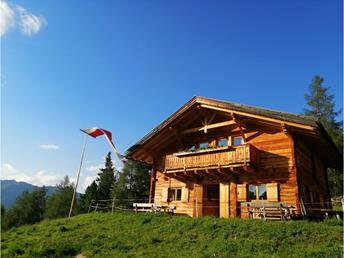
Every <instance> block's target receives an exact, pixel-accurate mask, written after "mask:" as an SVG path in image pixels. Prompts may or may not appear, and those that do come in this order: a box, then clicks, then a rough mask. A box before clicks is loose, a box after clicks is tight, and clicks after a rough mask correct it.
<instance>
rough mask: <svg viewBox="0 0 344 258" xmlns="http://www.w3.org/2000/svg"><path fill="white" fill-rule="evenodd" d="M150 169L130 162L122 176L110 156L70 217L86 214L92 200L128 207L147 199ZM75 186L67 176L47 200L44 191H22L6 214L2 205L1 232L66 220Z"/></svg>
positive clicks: (76, 204) (41, 189)
mask: <svg viewBox="0 0 344 258" xmlns="http://www.w3.org/2000/svg"><path fill="white" fill-rule="evenodd" d="M149 169H150V167H149V166H148V165H147V164H143V163H140V162H137V161H133V160H129V161H128V162H127V163H126V164H125V166H124V169H123V172H122V173H118V171H117V170H116V169H115V168H114V166H113V163H112V160H111V153H110V152H109V153H108V155H107V157H106V161H105V166H104V168H101V169H100V172H99V173H98V174H97V177H96V179H95V180H94V181H93V182H92V184H91V185H89V186H88V187H87V189H86V191H85V193H84V194H81V195H80V198H79V199H78V200H77V201H76V202H74V203H75V206H74V207H73V213H72V215H77V214H81V213H86V212H87V211H88V209H89V205H90V204H91V201H92V200H107V199H112V198H116V199H120V201H117V202H116V205H117V206H123V207H127V208H128V206H129V202H128V201H127V200H128V199H131V200H132V199H137V200H138V199H140V200H144V199H146V200H147V199H148V194H149V182H150V177H149ZM73 191H74V184H73V183H71V182H70V181H69V178H68V176H65V177H64V179H63V180H62V181H61V182H60V183H59V184H58V185H57V186H56V190H55V191H54V192H53V193H52V194H51V195H50V196H49V197H47V196H46V194H47V189H46V187H44V186H43V187H36V188H35V189H34V190H33V191H32V192H29V191H23V193H22V194H21V195H20V196H19V197H18V198H17V199H16V201H15V202H14V204H13V205H12V206H11V207H10V208H9V209H8V210H5V207H4V206H3V205H1V229H2V230H7V229H10V228H13V227H18V226H21V225H25V224H33V223H37V222H39V221H41V220H43V219H54V218H63V217H67V216H68V214H69V208H70V204H71V200H72V196H73Z"/></svg>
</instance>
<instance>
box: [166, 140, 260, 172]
mask: <svg viewBox="0 0 344 258" xmlns="http://www.w3.org/2000/svg"><path fill="white" fill-rule="evenodd" d="M257 153H258V150H257V149H256V148H255V147H253V146H252V145H250V144H245V145H240V146H232V147H230V146H228V147H220V148H214V149H205V150H199V151H196V152H183V153H174V154H171V155H166V156H165V159H164V162H163V163H164V170H165V171H166V172H168V171H176V170H192V169H202V168H203V169H206V168H212V167H231V166H232V167H234V166H250V165H254V164H256V163H257Z"/></svg>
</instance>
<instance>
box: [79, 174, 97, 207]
mask: <svg viewBox="0 0 344 258" xmlns="http://www.w3.org/2000/svg"><path fill="white" fill-rule="evenodd" d="M97 189H98V185H97V183H96V181H95V180H94V181H93V182H92V184H90V185H89V186H88V187H87V188H86V191H85V193H84V194H82V195H81V197H80V208H79V212H80V213H84V212H87V211H88V209H89V207H90V204H91V202H92V200H97V199H98V197H97Z"/></svg>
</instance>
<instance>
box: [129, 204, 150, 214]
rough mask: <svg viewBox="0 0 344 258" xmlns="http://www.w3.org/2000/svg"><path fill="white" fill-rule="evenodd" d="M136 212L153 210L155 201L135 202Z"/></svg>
mask: <svg viewBox="0 0 344 258" xmlns="http://www.w3.org/2000/svg"><path fill="white" fill-rule="evenodd" d="M133 207H134V211H135V212H152V211H153V207H154V203H133Z"/></svg>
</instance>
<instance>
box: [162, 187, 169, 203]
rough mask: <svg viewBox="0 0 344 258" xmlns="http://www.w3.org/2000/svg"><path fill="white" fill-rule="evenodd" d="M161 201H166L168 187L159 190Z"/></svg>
mask: <svg viewBox="0 0 344 258" xmlns="http://www.w3.org/2000/svg"><path fill="white" fill-rule="evenodd" d="M161 201H162V202H167V201H168V187H167V188H163V189H161Z"/></svg>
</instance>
